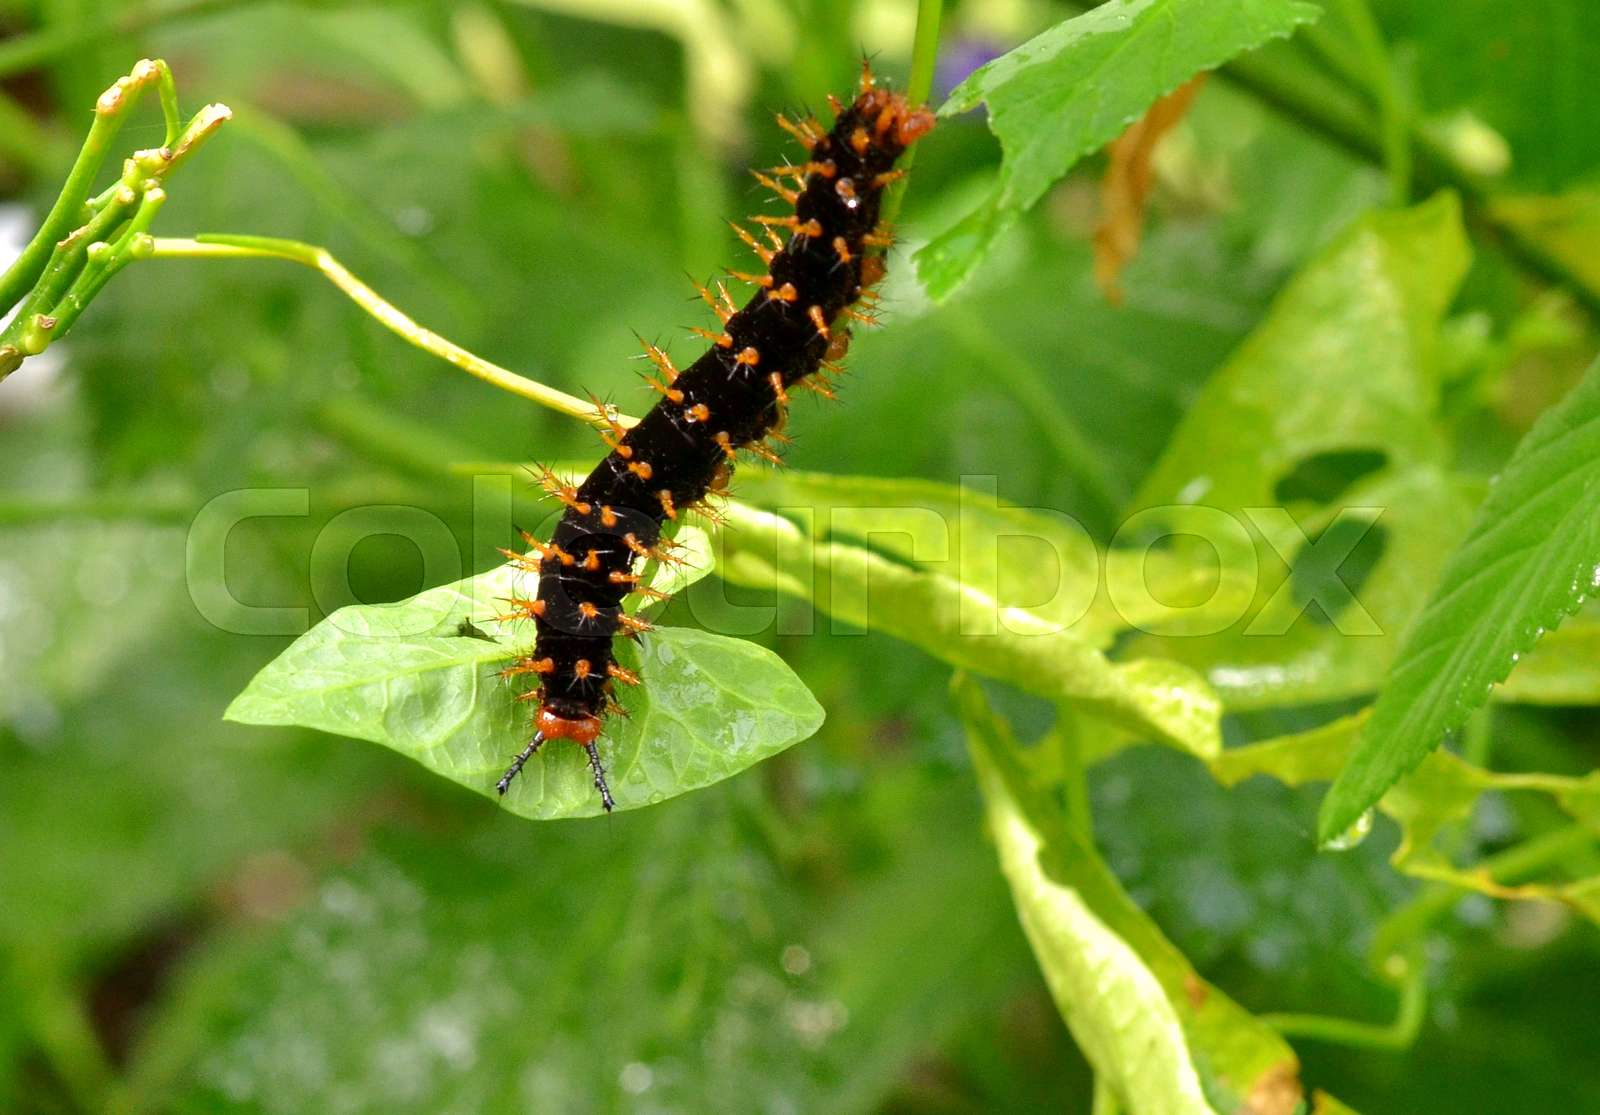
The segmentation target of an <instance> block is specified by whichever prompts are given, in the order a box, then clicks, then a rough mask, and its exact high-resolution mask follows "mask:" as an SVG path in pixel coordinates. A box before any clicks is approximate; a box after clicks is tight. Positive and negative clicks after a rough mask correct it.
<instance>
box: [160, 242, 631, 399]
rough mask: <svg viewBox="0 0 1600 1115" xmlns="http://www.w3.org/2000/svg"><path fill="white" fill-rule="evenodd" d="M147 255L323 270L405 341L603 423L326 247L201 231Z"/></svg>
mask: <svg viewBox="0 0 1600 1115" xmlns="http://www.w3.org/2000/svg"><path fill="white" fill-rule="evenodd" d="M149 258H151V259H282V260H288V261H289V262H291V263H298V264H300V265H301V266H303V267H309V268H311V269H312V270H314V271H317V272H319V273H321V274H322V276H323V277H324V278H326V279H327V280H328V281H329V282H331V283H332V284H333V285H334V286H336V287H338V288H339V289H340V290H341V291H343V292H344V294H345V295H346V297H348V298H349V299H350V300H351V301H352V302H354V303H355V304H356V305H357V306H360V307H361V308H362V309H363V310H365V311H366V312H367V313H368V314H370V315H371V316H372V317H374V318H376V319H377V321H378V322H379V323H380V324H381V325H383V326H384V328H386V329H388V330H389V331H390V332H392V333H394V334H395V335H396V336H398V337H399V338H401V339H402V340H404V341H405V342H406V343H408V344H411V345H414V346H416V347H417V348H420V349H422V350H423V351H424V352H429V353H432V354H433V355H434V356H437V357H439V358H440V359H441V360H446V361H448V362H450V363H451V364H454V365H455V366H456V367H458V368H460V369H461V370H462V371H464V372H466V373H468V374H469V375H474V376H477V377H478V378H479V379H481V380H483V381H484V382H485V383H488V384H492V385H493V386H495V387H498V388H500V389H501V390H502V391H509V392H510V393H511V394H513V395H516V396H519V397H520V398H524V399H527V400H529V401H531V402H535V403H538V404H539V405H540V406H545V407H549V408H550V409H551V410H554V411H558V412H559V413H561V414H565V415H569V416H571V417H573V418H580V419H582V420H583V421H585V422H589V423H592V424H594V425H603V424H604V423H603V421H602V419H601V418H600V415H599V413H598V411H597V409H596V404H594V403H592V402H590V401H588V400H586V399H579V398H577V397H576V396H573V395H568V394H567V393H566V392H564V391H559V390H557V389H556V388H554V387H549V386H546V385H545V384H543V383H539V382H538V381H537V380H532V379H528V378H526V377H525V376H520V375H518V374H517V373H516V372H513V371H511V370H510V369H509V368H502V367H501V366H500V365H498V364H495V363H493V362H492V361H489V360H485V359H484V358H483V357H481V356H478V355H476V354H474V353H472V352H469V351H468V350H467V349H464V348H462V347H461V346H460V345H458V344H456V343H455V342H453V341H450V340H447V339H446V338H444V337H441V336H440V335H439V334H437V333H435V332H433V331H432V330H431V329H426V328H424V327H423V326H421V325H419V324H417V323H416V322H415V321H413V320H412V319H411V318H409V317H407V316H406V315H405V314H404V313H402V312H401V311H400V310H399V309H398V308H396V307H395V306H394V305H393V304H391V303H390V302H388V301H386V300H385V299H384V298H383V297H382V296H381V295H380V294H378V292H377V291H375V290H373V289H372V288H371V287H369V286H367V284H366V283H363V282H362V281H361V280H360V279H358V278H356V277H355V276H354V275H352V274H351V273H350V272H349V271H347V270H346V269H345V267H344V265H343V264H341V263H340V262H339V261H338V260H337V259H335V258H334V257H333V255H332V253H330V252H329V251H328V250H327V249H326V248H319V247H317V246H315V245H313V244H304V243H301V242H300V241H298V240H279V239H276V238H272V237H265V236H224V235H201V236H197V237H195V238H193V239H178V238H173V237H155V238H154V239H153V240H152V241H151V242H150V251H149ZM607 410H608V411H609V412H610V414H611V416H612V417H613V418H615V419H616V420H617V421H618V422H620V423H621V424H622V425H624V426H632V425H634V424H636V423H637V422H638V419H636V418H630V417H629V416H627V415H625V414H622V413H620V412H618V411H616V410H615V409H614V408H609V407H608V408H607Z"/></svg>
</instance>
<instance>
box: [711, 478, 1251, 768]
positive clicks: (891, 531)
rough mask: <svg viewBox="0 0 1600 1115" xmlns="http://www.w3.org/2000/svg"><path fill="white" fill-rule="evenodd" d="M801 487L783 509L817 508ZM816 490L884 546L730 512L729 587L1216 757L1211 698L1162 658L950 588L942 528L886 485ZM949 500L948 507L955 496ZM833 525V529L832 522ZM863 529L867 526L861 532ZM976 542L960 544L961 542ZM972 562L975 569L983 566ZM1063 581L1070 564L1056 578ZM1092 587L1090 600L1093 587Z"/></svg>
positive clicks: (799, 484)
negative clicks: (1111, 652) (1104, 643)
mask: <svg viewBox="0 0 1600 1115" xmlns="http://www.w3.org/2000/svg"><path fill="white" fill-rule="evenodd" d="M810 480H811V478H800V477H793V476H791V479H790V481H789V484H790V487H789V489H788V490H789V492H790V497H789V500H788V501H787V504H788V505H787V506H785V511H786V512H788V513H790V514H791V515H793V514H794V513H795V512H796V511H797V510H801V511H805V512H813V511H815V509H816V507H815V506H814V505H811V504H808V503H804V502H802V498H801V493H802V492H804V491H805V490H806V488H807V487H808V486H809V481H810ZM816 485H817V489H818V491H819V495H818V498H819V499H820V500H821V501H822V505H823V506H825V505H826V501H827V500H829V499H840V498H844V497H845V496H847V495H848V493H849V492H850V491H851V490H852V488H853V489H854V491H855V496H856V499H855V502H854V504H853V506H854V507H855V508H857V509H868V514H866V515H865V516H864V517H862V519H861V520H860V522H861V523H862V527H863V529H861V530H860V531H859V533H854V534H853V535H852V537H853V538H855V539H860V540H868V541H876V540H878V539H880V538H881V539H884V540H885V543H884V549H881V550H880V549H872V548H868V547H867V546H865V545H861V544H858V542H845V541H842V540H837V539H834V538H830V537H829V536H828V534H827V533H826V532H824V533H823V534H822V537H821V538H819V537H817V535H816V534H813V533H812V532H811V531H809V530H806V529H803V528H802V527H801V526H798V525H796V523H795V522H793V521H791V519H790V518H787V517H784V516H780V515H776V514H772V513H769V512H766V511H760V510H757V509H755V508H752V507H748V506H746V505H743V504H739V503H733V504H730V505H729V507H728V509H727V513H728V523H729V528H730V529H728V530H725V531H723V532H722V534H721V541H722V544H723V546H724V547H725V550H724V552H723V553H722V554H721V555H720V559H719V561H718V564H717V572H718V574H719V575H720V576H722V577H723V578H725V579H727V580H729V581H732V582H733V583H735V584H740V585H746V586H749V587H752V588H759V589H763V590H767V591H770V590H772V589H774V588H776V589H777V590H778V591H779V592H781V593H784V594H786V595H789V596H793V597H797V598H799V599H802V600H810V601H813V602H814V603H815V604H816V606H817V607H818V608H820V609H822V610H823V611H824V612H827V613H828V614H829V615H832V616H833V617H835V618H836V619H838V620H842V621H843V622H845V623H847V624H849V625H851V626H853V627H858V628H862V629H866V630H870V631H875V632H881V633H885V634H888V635H892V636H893V637H895V638H897V639H901V640H903V641H905V642H908V643H910V644H911V645H913V646H916V647H920V648H921V649H923V650H925V651H927V652H928V653H929V654H931V655H933V656H934V657H935V658H938V659H940V660H941V661H944V662H948V663H950V664H951V665H953V666H958V667H961V668H963V669H970V670H972V671H973V672H974V673H979V674H983V675H985V676H989V677H995V678H999V679H1001V680H1003V681H1005V682H1007V683H1008V684H1011V685H1015V686H1017V687H1018V688H1021V689H1024V690H1027V691H1029V692H1032V693H1036V694H1039V695H1040V696H1043V697H1047V698H1049V699H1051V700H1066V701H1072V702H1074V703H1077V704H1079V705H1081V706H1082V707H1084V708H1085V709H1086V710H1088V711H1092V712H1095V713H1097V714H1099V715H1101V716H1105V717H1108V718H1110V719H1111V720H1113V721H1115V722H1116V723H1118V724H1120V725H1122V726H1124V727H1127V728H1130V729H1132V730H1133V731H1135V732H1137V733H1139V734H1141V735H1143V736H1147V737H1153V738H1155V739H1158V740H1161V741H1163V742H1166V743H1169V744H1171V745H1173V746H1175V747H1178V748H1181V749H1183V750H1187V751H1191V752H1193V753H1195V754H1197V755H1200V756H1209V755H1212V754H1215V753H1216V752H1217V751H1218V750H1219V749H1220V747H1221V739H1220V735H1219V728H1218V716H1219V713H1220V709H1219V706H1218V704H1217V701H1216V698H1215V696H1214V695H1213V694H1212V693H1211V691H1210V689H1209V688H1208V687H1207V686H1206V685H1205V683H1204V682H1202V681H1201V680H1200V679H1199V678H1197V677H1196V676H1195V675H1194V674H1193V673H1192V672H1190V671H1189V670H1187V669H1185V668H1184V667H1182V666H1180V665H1178V664H1176V663H1172V662H1166V661H1161V660H1159V659H1140V660H1136V661H1132V662H1123V663H1114V662H1111V661H1109V660H1108V659H1107V658H1106V656H1105V655H1104V654H1103V653H1101V651H1100V650H1099V649H1097V648H1096V647H1095V646H1094V645H1093V643H1092V642H1090V641H1089V640H1087V639H1086V638H1084V637H1083V636H1082V635H1081V634H1080V633H1079V632H1078V631H1077V630H1075V629H1074V628H1072V627H1071V626H1067V625H1065V624H1063V623H1062V622H1061V621H1060V620H1059V619H1051V618H1049V617H1048V616H1043V615H1040V614H1037V612H1036V611H1033V610H1030V609H1027V608H1023V607H1014V606H1010V605H1009V604H1008V603H1007V601H1008V599H1009V598H1008V597H1003V596H1000V595H998V593H999V592H1000V589H999V588H998V587H997V584H996V583H995V582H991V583H987V584H984V583H972V582H969V581H967V580H965V579H958V578H959V577H963V576H964V573H963V571H962V569H961V565H960V562H959V560H958V559H957V554H958V550H956V549H952V548H951V546H952V543H951V542H950V534H949V533H948V532H949V529H950V526H951V524H950V522H949V521H947V520H946V519H944V518H942V517H940V516H939V515H938V514H937V513H936V512H934V511H933V510H932V509H931V508H927V507H922V506H913V507H911V508H906V507H904V505H903V504H902V505H897V504H896V503H895V502H893V501H894V500H895V499H896V498H897V495H896V493H895V492H894V491H893V489H894V488H895V487H896V486H897V485H896V484H895V482H892V481H891V482H887V483H885V482H879V481H874V480H872V479H870V478H855V477H849V478H831V479H818V480H817V481H816ZM918 487H919V488H922V489H927V488H931V487H934V486H925V485H919V486H918ZM945 491H946V492H950V491H951V490H950V489H948V488H947V489H945ZM903 494H904V493H903V492H902V493H900V495H902V496H903ZM924 494H930V493H928V492H926V491H924ZM947 498H949V499H950V500H951V501H952V502H954V501H956V500H959V498H960V497H958V496H954V495H952V496H949V497H947ZM795 503H800V504H801V505H800V507H798V508H797V507H796V506H794V504H795ZM906 510H910V511H912V512H914V513H915V515H914V517H913V519H912V520H911V522H910V523H909V524H902V520H901V519H900V517H899V516H898V515H896V512H898V511H906ZM1008 510H1015V509H1008ZM924 512H926V513H928V514H926V515H925V514H923V513H924ZM995 514H997V515H1000V514H1001V512H1000V511H998V510H997V511H995ZM1002 517H1010V518H1011V521H1012V523H1013V528H1014V529H1020V528H1021V524H1022V523H1023V522H1024V521H1025V520H1023V519H1021V518H1017V517H1011V516H1009V515H1006V516H1002ZM831 523H832V526H833V527H834V528H835V529H836V528H837V526H838V520H837V519H832V520H831ZM897 524H899V525H898V530H900V531H904V530H905V529H907V525H909V526H911V527H912V528H913V529H914V530H915V531H916V533H917V534H919V535H920V534H922V533H923V532H922V529H920V526H919V524H922V525H925V526H926V527H927V528H929V529H931V532H932V533H931V537H918V538H913V539H911V540H909V543H907V542H906V541H904V540H903V539H904V536H903V535H902V536H901V538H902V541H898V542H897V541H895V539H896V530H897ZM1034 525H1035V527H1037V529H1039V530H1040V531H1045V532H1048V530H1049V529H1050V527H1049V524H1048V523H1047V522H1046V523H1037V524H1034ZM869 526H875V529H873V530H871V531H870V532H869V531H868V530H866V529H864V528H865V527H869ZM879 531H882V532H883V533H881V534H880V533H879ZM977 533H979V534H980V535H981V531H980V532H977ZM869 534H870V539H869V538H868V537H867V536H868V535H869ZM974 541H975V539H972V538H969V539H968V545H969V546H970V545H971V544H972V543H973V542H974ZM930 548H931V550H932V552H929V550H930ZM978 564H979V566H982V565H983V562H982V561H981V559H980V560H979V562H978ZM1071 575H1072V574H1071V571H1070V566H1069V568H1068V569H1067V570H1066V571H1064V572H1063V573H1062V576H1063V577H1070V576H1071ZM1000 583H1003V582H1000ZM1089 590H1090V592H1092V591H1093V585H1092V584H1091V585H1090V586H1089Z"/></svg>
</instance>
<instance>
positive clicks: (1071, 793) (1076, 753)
mask: <svg viewBox="0 0 1600 1115" xmlns="http://www.w3.org/2000/svg"><path fill="white" fill-rule="evenodd" d="M1055 734H1056V738H1057V739H1058V740H1060V747H1061V775H1062V787H1063V790H1064V792H1065V795H1066V805H1067V827H1068V828H1069V829H1071V830H1072V832H1073V834H1074V835H1076V836H1077V837H1078V839H1080V840H1082V841H1083V842H1084V844H1085V845H1086V846H1088V847H1091V848H1092V847H1094V809H1093V807H1092V806H1091V805H1090V803H1089V772H1088V769H1087V767H1086V765H1085V763H1084V761H1083V726H1082V721H1081V720H1080V719H1079V718H1078V715H1077V714H1076V713H1075V712H1073V711H1072V709H1071V708H1070V707H1068V706H1066V705H1063V706H1061V707H1060V708H1059V709H1058V711H1057V713H1056V732H1055Z"/></svg>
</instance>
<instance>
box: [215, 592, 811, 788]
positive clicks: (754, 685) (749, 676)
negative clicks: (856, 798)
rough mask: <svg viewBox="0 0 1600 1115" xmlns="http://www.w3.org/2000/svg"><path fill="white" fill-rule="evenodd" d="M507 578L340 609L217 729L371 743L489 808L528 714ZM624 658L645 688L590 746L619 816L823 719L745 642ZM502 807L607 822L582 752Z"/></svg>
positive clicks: (797, 687)
mask: <svg viewBox="0 0 1600 1115" xmlns="http://www.w3.org/2000/svg"><path fill="white" fill-rule="evenodd" d="M517 582H518V574H517V573H516V571H515V570H514V569H513V568H512V567H510V566H501V567H500V568H499V569H496V570H492V571H491V572H489V573H485V574H482V575H481V576H479V577H474V578H470V579H468V580H465V581H459V582H457V583H455V584H452V585H444V586H441V587H439V588H435V589H429V590H428V591H426V592H422V593H419V594H418V595H416V596H414V597H412V598H411V599H409V600H405V601H401V602H399V603H396V604H370V605H369V604H359V605H353V606H351V607H348V608H342V609H340V610H339V611H337V612H335V613H334V614H333V615H331V616H329V617H328V618H327V619H325V620H323V621H322V622H321V623H320V624H318V625H317V626H316V627H315V628H313V629H312V630H311V631H310V632H308V633H307V634H305V635H303V636H302V637H301V638H300V639H298V640H296V642H295V643H294V644H293V645H292V646H291V647H289V649H288V650H286V651H284V652H283V654H281V655H279V656H278V658H277V659H275V660H274V661H273V662H272V663H271V664H269V665H268V666H267V667H266V668H265V669H263V670H262V671H261V672H260V673H259V674H257V675H256V677H255V678H254V680H252V681H251V683H250V685H249V686H248V687H246V689H245V691H244V692H243V693H241V694H240V695H239V696H238V697H237V698H235V700H234V702H233V704H232V705H230V706H229V708H228V712H227V717H228V719H230V720H235V721H239V722H241V723H247V724H298V725H301V726H303V727H308V728H318V729H321V730H322V731H327V732H335V733H338V734H341V735H347V736H354V737H356V738H358V739H366V740H371V741H372V742H374V743H381V744H383V745H385V746H386V747H390V748H393V749H394V750H396V751H398V752H400V753H401V754H402V755H407V756H410V757H411V758H413V759H416V760H417V761H418V762H420V763H422V764H423V765H424V766H426V767H427V768H428V769H430V770H432V771H434V772H435V773H438V774H442V775H444V776H445V777H446V778H449V779H451V780H452V781H455V782H459V783H461V784H462V785H464V786H467V787H470V788H472V789H474V790H477V791H479V792H480V793H483V794H485V795H489V796H494V795H495V789H494V784H495V782H496V780H497V779H498V778H499V776H500V774H501V772H503V771H504V769H505V767H506V765H507V764H508V763H509V762H510V760H511V757H512V756H514V755H515V754H516V753H517V751H518V750H520V748H521V747H522V745H523V743H524V742H526V739H527V733H528V716H529V706H528V705H527V704H524V703H520V702H518V701H517V700H516V697H517V695H518V692H519V691H520V687H518V686H515V685H513V683H511V682H509V681H507V680H505V679H503V678H501V677H500V675H499V670H500V668H501V667H502V666H504V664H505V663H506V662H507V661H508V660H509V659H510V658H512V657H514V656H515V655H516V654H517V653H518V652H519V650H521V649H524V648H525V647H526V645H527V641H528V639H529V638H530V637H531V630H529V629H528V627H527V625H526V624H513V623H502V622H499V621H497V620H496V619H495V618H494V616H495V614H496V612H497V610H499V609H501V608H503V604H500V603H499V601H502V600H503V599H504V597H506V596H507V595H509V594H510V593H511V592H512V591H513V589H514V588H515V586H516V584H517ZM625 654H626V655H628V657H627V658H625V661H628V662H629V665H630V666H636V667H637V669H638V671H639V672H640V673H641V675H642V676H643V677H644V678H645V679H646V682H647V684H646V685H645V686H644V687H643V688H642V689H639V690H630V691H628V692H624V693H619V694H618V697H619V700H621V701H622V702H623V705H624V707H625V708H626V709H627V711H628V713H629V715H628V716H627V717H621V716H614V717H612V718H611V719H610V720H609V721H608V724H607V729H606V734H605V737H604V739H603V741H602V743H601V745H600V754H601V758H602V760H603V761H604V762H605V764H606V768H607V770H608V771H609V773H610V782H611V786H612V792H613V795H614V797H615V798H616V802H617V807H618V808H619V809H630V808H637V807H639V806H642V805H647V804H654V803H655V802H658V801H661V800H663V799H665V798H668V797H673V796H676V795H677V794H681V793H685V792H687V791H689V790H695V789H699V788H700V787H703V786H708V785H710V784H712V783H714V782H719V781H721V780H722V779H724V778H728V777H730V776H732V775H734V774H737V773H739V772H740V771H742V770H744V769H745V768H746V767H748V766H750V765H752V764H754V763H756V762H759V761H760V760H762V759H765V758H767V757H769V756H771V755H774V754H776V753H777V752H779V751H782V750H783V749H784V748H786V747H788V746H790V745H791V744H793V743H797V742H799V741H800V740H802V739H805V738H806V737H807V736H810V735H811V734H812V733H814V732H815V731H816V730H817V728H818V726H820V725H821V723H822V709H821V708H820V707H819V706H818V705H817V703H816V700H815V699H814V698H813V697H812V696H811V694H810V692H809V691H808V690H807V689H806V688H805V686H804V685H803V684H802V683H801V682H800V680H799V679H798V678H797V677H795V675H794V673H793V672H792V671H791V670H790V669H789V668H788V667H787V666H786V665H784V663H783V661H782V660H781V659H780V658H778V657H777V656H776V655H774V654H773V653H772V652H771V651H769V650H766V649H765V648H763V647H759V646H756V645H755V644H753V643H749V642H746V641H743V640H739V639H729V638H725V637H723V636H720V635H714V634H710V633H709V632H705V631H697V630H693V629H689V628H681V627H661V628H657V629H656V630H655V631H653V632H651V633H649V634H647V635H645V636H643V637H641V639H640V640H639V648H638V651H637V653H636V655H634V654H632V653H631V652H628V651H627V649H626V648H625ZM635 658H636V661H634V660H633V659H635ZM619 688H624V687H619ZM504 802H505V806H506V808H507V809H509V810H511V811H512V812H513V813H517V814H519V815H521V816H524V817H533V818H539V819H546V818H554V817H582V816H590V815H593V814H595V813H598V812H600V810H601V806H600V800H599V796H598V795H597V794H596V793H595V792H594V787H593V785H592V783H591V781H590V775H589V772H588V768H587V765H586V760H585V757H584V755H583V753H582V751H581V750H580V749H579V748H576V747H572V746H564V745H559V744H557V745H552V746H548V747H546V748H544V749H542V750H541V751H540V752H539V754H538V755H537V756H535V757H534V759H533V760H531V761H530V762H529V763H528V765H527V766H526V767H525V768H524V770H523V772H522V775H521V777H519V778H518V779H517V780H516V782H515V783H513V784H512V788H511V791H510V793H508V794H507V795H506V796H505V798H504Z"/></svg>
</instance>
